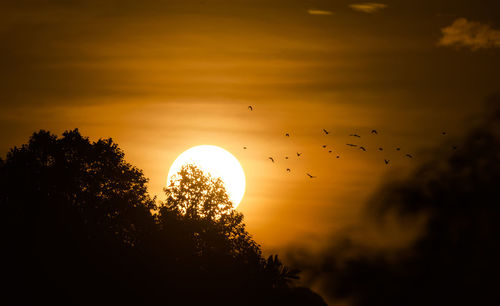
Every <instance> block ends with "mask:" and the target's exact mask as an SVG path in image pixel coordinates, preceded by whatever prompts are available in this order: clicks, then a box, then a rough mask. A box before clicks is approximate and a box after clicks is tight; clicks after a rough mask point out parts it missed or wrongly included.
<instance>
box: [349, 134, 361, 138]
mask: <svg viewBox="0 0 500 306" xmlns="http://www.w3.org/2000/svg"><path fill="white" fill-rule="evenodd" d="M349 136H352V137H358V138H360V137H361V136H359V135H358V134H349Z"/></svg>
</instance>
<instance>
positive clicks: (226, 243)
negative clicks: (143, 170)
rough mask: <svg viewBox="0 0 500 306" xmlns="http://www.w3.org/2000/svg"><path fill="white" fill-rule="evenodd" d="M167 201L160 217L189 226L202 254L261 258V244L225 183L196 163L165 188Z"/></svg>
mask: <svg viewBox="0 0 500 306" xmlns="http://www.w3.org/2000/svg"><path fill="white" fill-rule="evenodd" d="M165 193H166V195H167V199H166V202H165V203H164V205H162V206H161V207H160V213H159V220H160V221H161V222H160V223H161V224H163V225H166V226H168V225H167V224H166V223H168V222H173V220H172V219H175V222H183V223H185V224H187V225H188V228H189V229H190V232H189V233H187V234H188V235H189V238H188V239H192V240H193V244H194V246H195V248H196V252H197V253H198V254H199V255H205V254H208V253H213V252H218V253H222V254H229V255H231V256H232V257H234V258H240V259H244V260H247V261H255V260H258V259H260V247H259V245H258V244H257V243H255V241H253V240H252V238H251V236H250V234H249V233H248V232H247V231H246V229H245V224H244V223H243V215H242V214H241V213H239V212H237V211H236V210H235V209H233V203H231V201H230V200H229V197H228V194H227V192H226V189H225V187H224V183H223V182H222V180H221V179H220V178H217V179H214V178H212V177H211V176H210V175H209V174H204V173H203V172H202V171H201V170H200V169H199V168H197V167H196V166H195V165H185V166H183V167H182V168H181V170H180V171H179V173H178V174H177V175H175V176H174V177H173V179H172V180H171V183H170V185H169V186H168V187H167V188H165Z"/></svg>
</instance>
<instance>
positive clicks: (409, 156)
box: [405, 154, 413, 158]
mask: <svg viewBox="0 0 500 306" xmlns="http://www.w3.org/2000/svg"><path fill="white" fill-rule="evenodd" d="M405 156H406V157H408V158H413V156H411V154H406V155H405Z"/></svg>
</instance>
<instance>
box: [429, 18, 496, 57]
mask: <svg viewBox="0 0 500 306" xmlns="http://www.w3.org/2000/svg"><path fill="white" fill-rule="evenodd" d="M441 32H442V33H443V37H441V39H440V40H439V42H438V45H440V46H456V47H469V48H471V49H472V50H478V49H486V48H494V47H500V30H497V29H493V28H492V27H490V26H489V25H487V24H483V23H480V22H476V21H468V20H467V19H465V18H458V19H456V20H455V21H454V22H453V23H452V24H451V25H450V26H447V27H444V28H442V29H441Z"/></svg>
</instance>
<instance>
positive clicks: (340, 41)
mask: <svg viewBox="0 0 500 306" xmlns="http://www.w3.org/2000/svg"><path fill="white" fill-rule="evenodd" d="M499 20H500V4H499V2H498V1H493V0H489V1H462V2H458V1H442V0H438V1H428V0H424V1H418V3H416V2H413V3H409V2H408V1H405V2H404V3H403V1H384V2H383V3H371V4H366V3H361V2H359V3H358V2H355V1H354V2H352V1H294V0H287V1H210V0H206V1H141V2H140V4H139V2H135V1H110V0H103V1H49V0H46V1H3V2H2V3H1V4H0V38H1V41H2V44H1V45H0V64H1V66H2V70H1V72H0V106H1V109H2V111H1V112H0V149H1V152H3V153H2V156H5V153H6V152H7V150H8V149H9V148H10V147H12V146H14V145H20V144H22V143H25V142H26V141H27V139H28V137H29V135H31V133H33V132H34V131H35V130H38V129H47V130H50V131H51V132H53V133H57V134H60V133H62V132H63V131H64V130H68V129H73V128H79V129H80V131H81V132H82V134H84V135H88V136H89V137H91V138H92V139H94V140H96V139H98V138H102V137H104V138H108V137H111V138H113V139H114V140H115V141H116V142H117V143H118V144H119V145H120V147H121V148H122V149H123V150H124V151H125V154H126V158H127V160H128V161H129V162H130V163H132V164H133V165H135V166H137V167H139V168H140V169H143V170H144V173H145V175H146V177H149V178H150V184H149V188H150V192H151V193H152V194H155V195H158V197H159V199H162V197H163V193H162V188H163V187H164V185H165V182H166V178H167V173H168V169H169V167H170V165H171V163H172V162H173V161H174V160H175V158H176V157H177V156H178V155H179V154H180V153H182V152H183V151H185V150H187V149H189V148H190V147H193V146H196V145H202V144H209V145H217V146H220V147H222V148H224V149H226V150H228V151H230V152H231V153H232V154H234V155H235V156H236V157H237V158H238V159H239V161H240V163H241V164H242V166H243V169H244V170H245V173H246V179H247V190H246V193H245V196H244V199H243V201H242V203H241V204H240V206H239V208H238V209H239V210H240V211H241V212H243V213H244V215H245V220H246V223H247V226H248V229H249V232H250V233H252V234H253V235H254V237H255V239H256V240H257V241H258V242H259V243H261V244H262V246H263V249H264V250H265V251H271V250H272V251H276V250H282V249H285V248H287V247H288V246H290V245H293V244H294V243H295V242H297V241H303V238H305V237H306V238H307V239H308V240H309V241H311V243H312V244H315V245H318V246H320V245H321V241H323V240H325V239H328V237H329V236H330V235H332V233H333V234H334V233H335V232H336V231H340V230H341V229H342V228H345V227H348V226H350V225H352V224H355V223H356V222H357V220H358V219H359V212H360V209H361V208H362V207H363V205H364V204H365V202H366V201H367V199H368V198H369V197H370V195H371V194H372V193H373V192H374V190H375V189H376V188H377V186H378V185H379V184H380V182H381V181H382V180H383V179H384V178H386V177H388V176H397V175H401V174H402V173H406V172H407V171H408V170H409V169H411V167H412V165H413V163H414V162H415V160H418V159H423V158H425V154H426V153H425V152H426V150H428V149H429V148H432V147H434V146H436V145H443V143H445V144H446V143H447V142H448V143H449V145H450V146H451V145H452V143H453V139H454V138H458V137H460V136H461V135H462V133H464V131H465V130H466V129H467V128H468V127H469V126H470V125H472V124H473V123H474V122H475V120H476V119H477V118H478V117H479V116H480V114H481V111H482V104H481V102H482V101H483V100H484V98H485V97H487V96H489V95H490V94H493V93H495V92H498V91H499V90H500V69H499V68H500V23H498V21H499ZM249 105H252V106H253V109H254V110H253V111H249V110H248V108H247V107H248V106H249ZM322 129H326V130H328V131H329V132H330V133H329V134H328V135H325V134H324V133H323V132H322ZM372 129H376V130H377V131H378V135H374V134H372V133H370V132H371V130H372ZM443 131H446V133H447V134H446V135H442V132H443ZM285 133H289V134H290V137H285V136H284V134H285ZM352 133H357V134H359V135H361V138H359V139H357V138H353V137H350V136H349V134H352ZM443 137H446V138H443ZM346 143H355V144H359V145H363V146H364V147H365V148H366V149H367V152H363V151H361V150H359V149H358V148H350V147H348V146H346ZM322 145H327V148H326V149H324V148H322ZM243 146H246V147H248V149H247V150H243ZM379 147H382V148H383V151H379V150H378V148H379ZM396 147H399V148H401V151H396V150H395V149H396ZM328 150H332V153H328ZM297 152H300V153H302V156H301V157H300V158H299V157H297V156H296V153H297ZM407 153H410V154H412V155H413V156H414V158H413V159H408V158H405V157H404V155H405V154H407ZM337 155H338V156H340V158H338V159H337V158H336V156H337ZM285 156H288V157H289V159H288V160H285ZM268 157H273V158H274V159H275V160H276V163H274V164H273V163H271V162H270V161H269V160H268ZM384 159H388V160H390V163H389V165H386V164H385V163H384ZM286 168H290V169H291V172H290V173H287V172H286V171H285V169H286ZM306 173H311V174H313V175H315V176H317V178H316V179H309V178H308V177H307V176H306Z"/></svg>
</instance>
